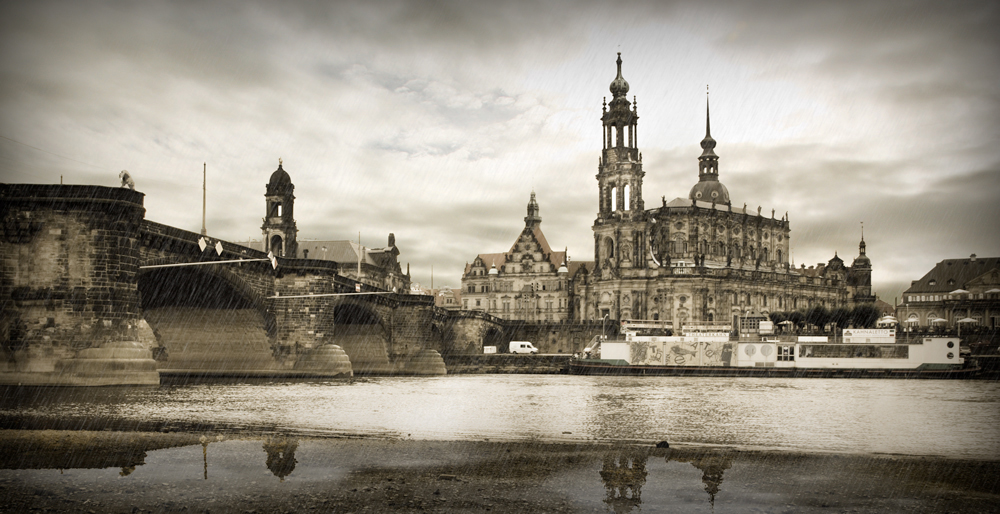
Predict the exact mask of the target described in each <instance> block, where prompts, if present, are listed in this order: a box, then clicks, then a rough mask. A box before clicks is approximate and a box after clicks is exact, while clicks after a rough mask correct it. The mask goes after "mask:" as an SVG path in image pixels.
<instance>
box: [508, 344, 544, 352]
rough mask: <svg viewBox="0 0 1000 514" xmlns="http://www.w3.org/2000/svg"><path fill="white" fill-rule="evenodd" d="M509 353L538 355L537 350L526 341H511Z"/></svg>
mask: <svg viewBox="0 0 1000 514" xmlns="http://www.w3.org/2000/svg"><path fill="white" fill-rule="evenodd" d="M510 353H538V348H535V346H534V345H533V344H531V343H529V342H528V341H511V342H510Z"/></svg>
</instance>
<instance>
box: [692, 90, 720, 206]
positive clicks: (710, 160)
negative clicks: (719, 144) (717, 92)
mask: <svg viewBox="0 0 1000 514" xmlns="http://www.w3.org/2000/svg"><path fill="white" fill-rule="evenodd" d="M701 149H702V151H701V156H700V157H698V183H697V184H695V185H694V187H693V188H691V194H690V195H688V197H689V198H691V199H692V200H700V201H703V202H713V203H720V204H727V205H728V204H729V203H730V201H729V190H728V189H726V186H724V185H722V183H721V182H719V156H718V155H716V154H715V139H712V117H711V111H710V110H709V103H708V86H705V139H702V140H701Z"/></svg>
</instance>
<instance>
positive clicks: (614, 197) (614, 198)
mask: <svg viewBox="0 0 1000 514" xmlns="http://www.w3.org/2000/svg"><path fill="white" fill-rule="evenodd" d="M611 210H612V211H617V210H618V188H617V187H612V188H611Z"/></svg>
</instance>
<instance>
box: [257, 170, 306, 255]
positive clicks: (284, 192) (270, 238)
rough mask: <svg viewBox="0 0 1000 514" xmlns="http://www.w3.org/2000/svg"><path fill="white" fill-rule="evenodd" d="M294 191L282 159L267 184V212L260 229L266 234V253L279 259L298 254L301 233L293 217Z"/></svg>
mask: <svg viewBox="0 0 1000 514" xmlns="http://www.w3.org/2000/svg"><path fill="white" fill-rule="evenodd" d="M293 191H295V185H294V184H292V178H291V177H289V176H288V172H286V171H285V170H284V169H282V168H281V159H278V169H277V170H275V171H274V173H272V174H271V180H269V181H268V182H267V192H266V193H264V199H265V200H266V204H267V212H266V213H265V216H264V224H263V225H262V226H261V227H260V229H261V230H262V231H263V232H264V251H265V252H271V253H273V254H274V255H277V256H279V257H281V256H285V257H291V258H295V257H296V255H297V253H298V243H297V242H296V241H295V236H296V235H297V234H298V232H299V231H298V228H296V226H295V218H294V216H293V209H292V207H293V206H294V205H295V195H293V194H292V192H293Z"/></svg>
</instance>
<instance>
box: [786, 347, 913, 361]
mask: <svg viewBox="0 0 1000 514" xmlns="http://www.w3.org/2000/svg"><path fill="white" fill-rule="evenodd" d="M799 352H800V353H799V355H800V356H801V357H812V358H821V359H907V358H909V355H910V348H909V347H908V346H904V345H892V346H881V345H869V344H809V345H801V348H800V350H799Z"/></svg>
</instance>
